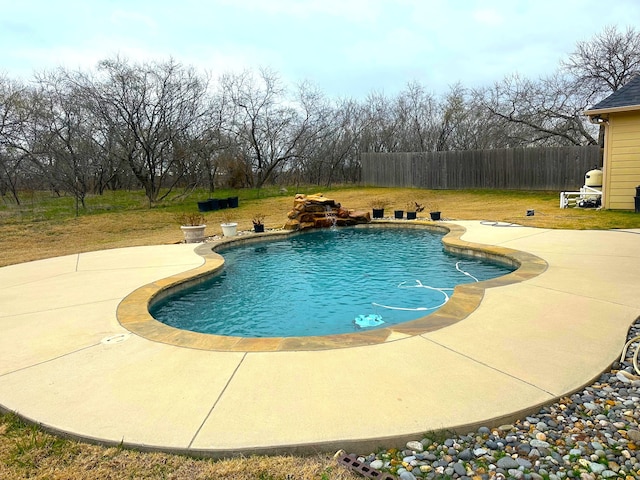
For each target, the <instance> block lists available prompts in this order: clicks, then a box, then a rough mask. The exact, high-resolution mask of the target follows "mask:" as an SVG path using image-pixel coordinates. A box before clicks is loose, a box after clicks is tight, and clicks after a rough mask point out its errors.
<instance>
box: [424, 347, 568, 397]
mask: <svg viewBox="0 0 640 480" xmlns="http://www.w3.org/2000/svg"><path fill="white" fill-rule="evenodd" d="M420 336H421V337H422V338H423V339H424V340H426V341H428V342H431V343H432V344H434V345H438V346H439V347H442V348H444V349H446V350H449V351H450V352H452V353H454V354H456V355H459V356H461V357H464V358H466V359H468V360H470V361H472V362H473V363H475V364H477V365H482V366H483V367H486V368H489V369H491V370H493V371H494V372H497V373H499V374H501V375H505V376H507V377H509V378H512V379H514V380H516V381H518V382H520V383H523V384H525V385H529V386H530V387H533V388H535V389H536V390H539V391H541V392H544V393H545V394H547V395H549V398H550V399H553V398H556V397H557V396H558V395H557V394H554V393H552V392H550V391H549V390H546V389H544V388H542V387H540V386H538V385H536V384H534V383H531V382H529V381H527V380H525V379H523V378H520V377H518V376H516V375H513V374H511V373H509V372H506V371H504V370H502V369H500V368H497V367H494V366H492V365H489V364H488V363H486V362H483V361H481V360H478V359H477V358H474V357H472V356H470V355H467V354H466V353H463V352H461V351H459V350H456V349H455V348H452V347H449V346H447V345H445V344H443V343H440V342H436V341H435V340H433V339H431V338H427V337H425V336H424V335H420Z"/></svg>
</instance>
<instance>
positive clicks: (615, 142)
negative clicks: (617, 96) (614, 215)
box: [603, 111, 640, 210]
mask: <svg viewBox="0 0 640 480" xmlns="http://www.w3.org/2000/svg"><path fill="white" fill-rule="evenodd" d="M606 142H607V147H606V156H605V168H604V172H605V173H604V176H605V178H604V180H603V183H604V208H608V209H612V210H633V209H634V207H635V203H634V198H633V197H634V196H635V194H636V186H638V185H640V111H633V112H620V113H611V114H610V115H609V125H608V127H607V134H606Z"/></svg>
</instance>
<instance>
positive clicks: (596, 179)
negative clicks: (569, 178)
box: [560, 169, 602, 208]
mask: <svg viewBox="0 0 640 480" xmlns="http://www.w3.org/2000/svg"><path fill="white" fill-rule="evenodd" d="M601 205H602V170H599V169H594V170H589V171H588V172H587V173H586V174H585V176H584V185H583V186H582V188H580V191H579V192H560V208H567V207H582V208H596V207H599V206H601Z"/></svg>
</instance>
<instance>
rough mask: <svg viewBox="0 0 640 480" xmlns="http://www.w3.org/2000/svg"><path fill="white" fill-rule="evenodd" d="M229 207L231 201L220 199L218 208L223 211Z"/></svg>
mask: <svg viewBox="0 0 640 480" xmlns="http://www.w3.org/2000/svg"><path fill="white" fill-rule="evenodd" d="M228 206H229V200H228V199H226V198H219V199H218V208H219V209H220V210H222V209H223V208H227V207H228Z"/></svg>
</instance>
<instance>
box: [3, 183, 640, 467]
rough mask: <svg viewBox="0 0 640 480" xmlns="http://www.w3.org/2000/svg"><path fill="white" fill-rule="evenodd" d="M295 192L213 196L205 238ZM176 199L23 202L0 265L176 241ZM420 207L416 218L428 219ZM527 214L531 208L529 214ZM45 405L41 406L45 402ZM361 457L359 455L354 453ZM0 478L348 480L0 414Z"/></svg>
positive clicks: (364, 192) (515, 198)
mask: <svg viewBox="0 0 640 480" xmlns="http://www.w3.org/2000/svg"><path fill="white" fill-rule="evenodd" d="M296 191H300V192H302V193H316V192H317V191H320V189H317V188H301V189H297V190H295V189H292V188H289V189H288V191H287V192H281V191H280V190H279V189H276V188H274V189H265V190H261V191H256V190H246V191H245V190H241V191H221V192H216V195H215V196H216V197H225V196H232V195H234V196H235V195H238V196H239V197H240V206H239V208H237V209H231V210H222V211H216V212H208V213H206V214H205V217H206V223H207V225H208V226H207V231H206V234H207V235H214V234H220V232H221V229H220V226H219V224H220V223H221V222H222V220H223V216H224V215H225V214H231V215H232V219H233V220H234V221H237V222H238V224H239V225H238V228H239V229H240V230H249V229H250V228H251V225H252V223H251V219H252V218H253V216H255V215H256V214H258V213H262V214H264V216H265V225H266V227H267V228H279V227H281V226H282V225H283V224H284V223H285V221H286V220H287V212H288V211H289V210H290V209H291V207H292V206H293V196H294V193H295V192H296ZM323 193H324V194H325V195H326V196H327V197H330V198H333V199H335V200H336V201H338V202H340V203H341V204H342V205H343V206H344V207H346V208H352V209H358V210H370V209H371V203H372V201H373V200H374V199H383V200H385V201H386V204H387V207H386V211H385V216H392V215H393V210H394V209H405V205H406V204H407V202H418V203H421V204H425V205H427V206H429V205H435V204H437V205H438V209H439V210H441V212H442V216H443V218H444V219H445V220H447V219H451V220H488V221H501V222H510V223H518V224H521V225H527V226H533V227H541V228H565V229H609V228H640V214H635V213H633V212H614V211H595V210H580V209H564V210H561V209H560V208H559V207H558V205H559V199H558V192H552V193H546V192H518V191H489V190H481V191H480V190H479V191H426V190H418V189H395V188H393V189H392V188H362V187H337V188H333V189H330V190H324V191H323ZM208 196H209V195H208V194H207V193H206V192H197V193H195V194H192V195H191V196H190V197H189V198H187V199H184V198H174V199H173V200H169V201H166V202H165V203H163V204H161V205H158V206H156V207H154V208H151V209H149V208H148V207H147V206H146V205H147V203H146V199H145V197H144V195H143V194H142V193H141V192H115V193H114V192H108V193H107V194H105V195H104V196H92V197H89V198H88V199H87V209H86V211H80V215H79V216H75V206H74V202H73V199H71V198H64V197H62V198H58V197H51V196H50V195H49V194H45V193H30V194H25V195H24V199H23V200H24V201H23V204H22V205H20V206H17V205H15V204H10V203H2V204H0V252H2V253H1V254H0V266H4V265H10V264H15V263H20V262H25V261H31V260H37V259H42V258H48V257H54V256H59V255H67V254H72V253H78V252H86V251H91V250H99V249H107V248H117V247H126V246H136V245H156V244H166V243H177V242H180V241H181V240H182V233H181V231H180V229H179V224H178V223H176V221H175V218H176V216H177V215H178V214H179V213H181V212H188V211H195V210H196V209H197V208H196V200H203V199H206V198H207V197H208ZM428 210H429V208H426V209H425V211H424V212H422V214H419V217H427V216H428V213H427V212H428ZM527 210H534V212H535V214H534V215H533V216H527V215H526V212H527ZM43 401H45V400H44V399H43ZM359 453H366V452H359ZM0 478H7V479H17V478H34V479H71V478H73V479H89V478H91V479H94V478H107V479H125V478H136V479H137V478H141V479H147V478H148V479H156V478H171V479H205V478H206V479H214V478H233V479H238V480H243V479H264V480H267V479H288V478H290V479H303V478H304V479H307V478H310V479H311V478H314V479H327V480H328V479H356V478H362V477H359V476H357V475H355V474H352V473H351V472H349V471H347V470H345V469H343V468H341V467H339V466H338V465H337V464H336V462H335V461H334V460H333V458H332V456H331V455H330V454H326V455H318V456H315V457H304V458H301V457H293V456H278V457H250V458H236V459H229V460H220V461H213V460H208V459H193V458H188V457H182V456H178V455H169V454H162V453H140V452H135V451H131V450H125V449H121V448H115V447H100V446H95V445H87V444H83V443H78V442H74V441H71V440H66V439H62V438H59V437H56V436H53V435H50V434H48V433H45V432H43V431H42V430H40V429H39V428H37V427H35V426H31V425H25V424H24V423H22V422H21V421H20V420H19V419H17V418H16V417H15V416H14V415H11V414H0Z"/></svg>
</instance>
